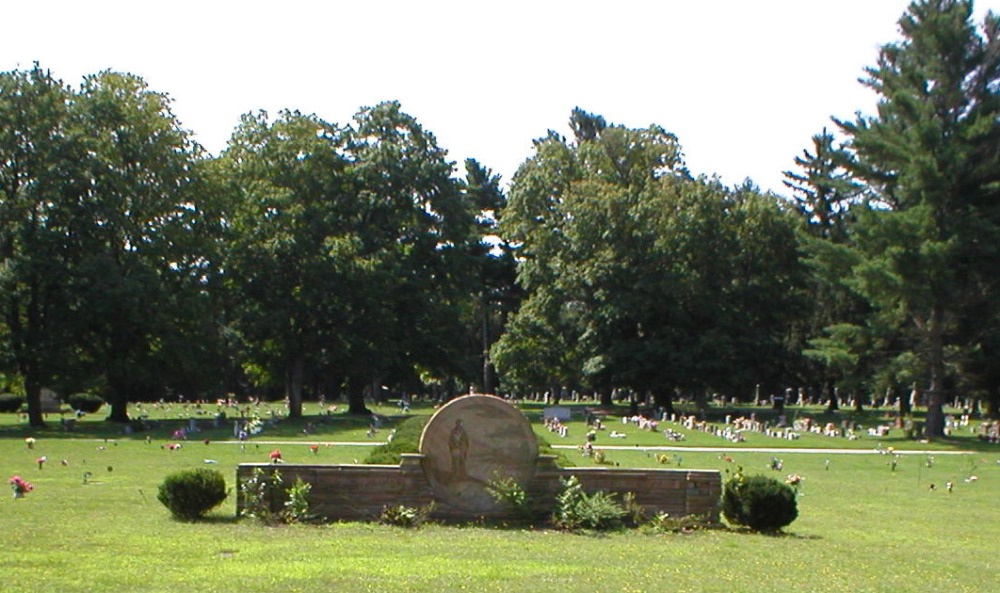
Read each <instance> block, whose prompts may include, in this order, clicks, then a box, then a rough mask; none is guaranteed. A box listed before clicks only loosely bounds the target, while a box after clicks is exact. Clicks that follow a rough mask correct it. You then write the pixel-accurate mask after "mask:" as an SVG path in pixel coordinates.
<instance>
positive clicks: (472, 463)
mask: <svg viewBox="0 0 1000 593" xmlns="http://www.w3.org/2000/svg"><path fill="white" fill-rule="evenodd" d="M420 453H421V454H422V455H423V456H424V459H423V468H424V475H425V476H426V478H427V482H428V483H429V484H430V486H431V489H432V490H433V491H434V494H435V495H436V496H437V498H438V500H440V501H441V502H443V503H445V504H448V505H452V506H454V507H456V508H459V509H462V510H464V511H471V512H489V511H493V510H496V509H497V503H496V502H495V501H494V500H493V498H492V497H491V496H490V494H489V492H487V490H486V486H487V485H488V484H489V483H490V482H494V481H497V480H501V479H506V478H512V479H514V480H515V481H516V482H517V483H519V484H522V485H524V484H527V483H528V482H529V481H530V480H531V478H532V476H533V475H534V471H535V463H536V460H537V458H538V441H537V439H536V438H535V433H534V431H533V430H532V429H531V424H530V423H529V422H528V419H527V418H525V417H524V415H523V414H522V413H521V412H520V411H519V410H517V408H515V407H513V406H512V405H510V404H509V403H507V402H506V401H504V400H502V399H500V398H498V397H494V396H491V395H467V396H464V397H460V398H457V399H454V400H452V401H450V402H448V403H447V404H445V405H444V406H443V407H442V408H441V409H439V410H438V411H437V412H436V413H435V414H434V415H433V416H432V417H431V419H430V420H429V421H428V422H427V426H425V427H424V432H423V434H422V436H421V437H420Z"/></svg>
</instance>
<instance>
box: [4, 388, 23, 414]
mask: <svg viewBox="0 0 1000 593" xmlns="http://www.w3.org/2000/svg"><path fill="white" fill-rule="evenodd" d="M25 401H27V400H25V398H24V396H23V395H15V394H13V393H0V412H7V413H10V412H19V411H20V410H21V406H23V405H24V402H25Z"/></svg>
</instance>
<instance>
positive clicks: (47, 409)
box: [40, 387, 62, 414]
mask: <svg viewBox="0 0 1000 593" xmlns="http://www.w3.org/2000/svg"><path fill="white" fill-rule="evenodd" d="M40 396H41V397H40V399H41V402H42V413H43V414H58V413H59V408H60V406H62V402H60V401H59V396H58V395H57V394H56V392H55V391H52V390H51V389H49V388H48V387H42V389H41V393H40Z"/></svg>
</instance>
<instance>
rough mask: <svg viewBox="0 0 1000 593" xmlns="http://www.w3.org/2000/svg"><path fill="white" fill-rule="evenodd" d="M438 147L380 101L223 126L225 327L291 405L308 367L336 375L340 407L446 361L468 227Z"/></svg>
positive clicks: (443, 366) (462, 197) (467, 272)
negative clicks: (229, 322)
mask: <svg viewBox="0 0 1000 593" xmlns="http://www.w3.org/2000/svg"><path fill="white" fill-rule="evenodd" d="M445 154H446V153H445V151H444V150H443V149H441V148H440V147H438V146H437V144H436V141H435V139H434V137H433V135H432V134H430V133H429V132H427V131H425V130H424V129H423V128H422V127H421V126H420V125H419V124H418V123H417V121H416V120H415V119H414V118H412V117H411V116H409V115H407V114H405V113H403V112H402V111H401V109H400V106H399V104H398V103H393V102H390V103H382V104H379V105H377V106H375V107H370V108H365V109H363V110H362V111H361V112H359V113H358V115H357V116H356V117H355V119H354V121H353V122H352V124H351V125H349V126H345V127H338V126H336V125H333V124H330V123H327V122H325V121H323V120H321V119H319V118H317V117H316V116H311V115H303V114H301V113H298V112H283V113H282V114H281V115H280V116H279V117H278V118H277V119H276V120H275V121H273V122H272V121H270V120H269V118H268V117H267V116H266V115H265V114H258V115H248V116H245V117H244V119H243V122H242V124H241V126H240V128H239V129H238V130H237V132H236V134H234V136H233V139H232V140H231V142H230V145H229V148H228V149H227V150H226V152H225V154H224V156H223V160H224V161H225V163H226V164H225V166H226V167H228V169H229V170H230V171H232V175H233V182H234V191H235V192H236V196H237V197H236V200H235V204H234V206H233V221H234V223H233V224H234V229H233V231H234V236H235V240H234V245H233V249H232V252H231V260H230V261H231V266H230V269H228V270H227V274H228V275H229V277H230V282H231V283H232V284H233V285H234V286H235V288H236V293H237V294H242V295H243V299H244V300H243V303H242V305H241V308H242V312H241V315H240V323H239V326H240V328H241V330H242V331H243V333H244V336H245V338H246V339H247V341H248V343H257V344H259V345H260V348H258V349H257V350H256V351H255V352H253V354H254V358H255V360H256V362H257V363H258V366H259V367H261V368H274V369H278V374H279V375H280V376H282V377H284V379H285V383H286V393H287V394H288V396H289V400H290V404H291V413H292V414H293V415H297V414H299V413H300V411H301V389H302V383H303V377H304V376H305V375H306V374H307V373H308V371H309V369H310V368H311V369H312V371H313V373H314V374H315V373H316V372H318V370H320V369H321V370H322V372H323V373H327V374H336V375H338V376H339V379H338V380H337V381H336V384H337V385H341V384H342V385H344V386H345V388H346V390H347V392H348V396H349V404H350V405H349V409H350V411H351V412H354V413H366V412H367V409H366V407H365V402H364V394H365V393H366V391H368V390H372V391H373V392H377V391H378V390H379V389H380V387H381V385H382V384H383V383H385V382H388V383H393V382H406V381H408V380H411V379H412V378H413V376H414V375H416V374H417V373H418V369H419V370H424V371H427V372H429V373H431V374H434V375H437V376H448V375H450V374H451V373H453V372H454V371H455V363H454V358H455V356H454V354H455V352H456V351H457V349H458V348H459V347H460V345H461V343H462V339H461V335H462V333H463V331H462V325H461V323H460V320H461V308H462V307H463V306H464V305H465V304H466V303H464V302H463V300H462V299H463V298H464V297H465V296H467V293H464V292H463V288H462V287H463V286H468V284H469V280H470V278H472V273H473V271H474V268H473V267H472V265H471V257H472V253H471V251H470V245H471V244H472V243H473V242H474V240H475V239H476V237H477V235H476V234H475V233H474V232H473V229H474V219H473V214H474V212H475V208H474V206H475V204H474V203H473V200H472V199H471V198H469V196H467V195H466V194H464V193H463V192H462V191H461V185H460V183H459V180H458V179H456V178H453V177H452V172H453V165H452V163H450V162H448V161H447V160H446V159H445Z"/></svg>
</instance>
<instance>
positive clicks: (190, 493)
mask: <svg viewBox="0 0 1000 593" xmlns="http://www.w3.org/2000/svg"><path fill="white" fill-rule="evenodd" d="M226 496H228V493H227V492H226V480H225V478H223V477H222V472H220V471H218V470H214V469H205V468H198V469H188V470H183V471H179V472H177V473H174V474H170V475H169V476H167V477H166V479H165V480H163V483H162V484H160V491H159V494H157V498H158V499H159V501H160V502H162V503H163V506H165V507H167V508H168V509H170V512H171V513H173V515H174V517H177V518H178V519H182V520H185V521H193V520H195V519H198V518H200V517H202V516H204V515H205V513H207V512H208V511H210V510H212V509H214V508H215V507H217V506H219V505H220V504H222V501H224V500H226Z"/></svg>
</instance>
